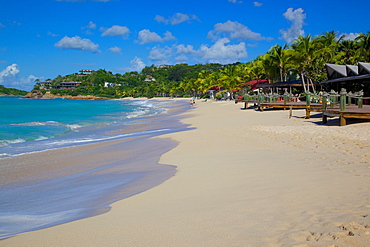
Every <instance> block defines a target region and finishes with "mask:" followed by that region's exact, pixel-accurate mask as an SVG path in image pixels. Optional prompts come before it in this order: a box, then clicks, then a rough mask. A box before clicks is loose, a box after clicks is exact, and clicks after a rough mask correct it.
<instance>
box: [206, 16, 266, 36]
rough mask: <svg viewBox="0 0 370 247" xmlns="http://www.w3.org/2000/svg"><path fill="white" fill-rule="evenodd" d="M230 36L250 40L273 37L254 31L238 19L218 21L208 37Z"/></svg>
mask: <svg viewBox="0 0 370 247" xmlns="http://www.w3.org/2000/svg"><path fill="white" fill-rule="evenodd" d="M225 36H228V38H230V39H248V40H271V39H272V38H265V37H262V35H261V34H260V33H255V32H252V31H251V30H250V29H249V28H248V27H247V26H244V25H243V24H241V23H239V22H237V21H230V20H229V21H227V22H224V23H217V24H215V25H214V29H213V30H212V31H210V32H208V38H210V39H214V40H217V39H219V38H222V37H225Z"/></svg>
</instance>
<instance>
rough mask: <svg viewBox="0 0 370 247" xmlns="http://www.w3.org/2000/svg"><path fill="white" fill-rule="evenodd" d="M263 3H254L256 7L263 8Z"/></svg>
mask: <svg viewBox="0 0 370 247" xmlns="http://www.w3.org/2000/svg"><path fill="white" fill-rule="evenodd" d="M262 4H263V3H260V2H253V5H254V7H261V6H262Z"/></svg>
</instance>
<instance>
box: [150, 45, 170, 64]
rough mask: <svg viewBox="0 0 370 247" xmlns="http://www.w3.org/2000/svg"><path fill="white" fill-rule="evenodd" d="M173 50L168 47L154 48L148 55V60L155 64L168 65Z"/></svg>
mask: <svg viewBox="0 0 370 247" xmlns="http://www.w3.org/2000/svg"><path fill="white" fill-rule="evenodd" d="M173 54H174V53H173V50H172V49H171V48H170V47H167V46H166V47H165V48H161V47H159V46H154V47H153V48H152V50H151V51H150V53H149V57H148V58H149V59H150V60H153V61H155V62H157V63H160V64H163V63H170V62H169V61H170V58H171V56H172V55H173Z"/></svg>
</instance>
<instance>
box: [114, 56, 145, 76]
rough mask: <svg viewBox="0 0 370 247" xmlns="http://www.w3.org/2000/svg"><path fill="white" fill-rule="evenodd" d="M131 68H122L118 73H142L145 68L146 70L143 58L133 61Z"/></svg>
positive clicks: (136, 58)
mask: <svg viewBox="0 0 370 247" xmlns="http://www.w3.org/2000/svg"><path fill="white" fill-rule="evenodd" d="M130 65H131V67H122V68H118V71H120V72H132V71H137V72H139V73H140V72H141V70H142V69H143V68H145V66H146V65H145V63H144V62H143V61H142V59H141V58H139V57H135V58H134V59H133V60H131V61H130Z"/></svg>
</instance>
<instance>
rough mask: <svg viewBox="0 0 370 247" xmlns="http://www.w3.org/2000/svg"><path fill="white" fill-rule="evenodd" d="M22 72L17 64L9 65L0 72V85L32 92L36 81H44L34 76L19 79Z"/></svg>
mask: <svg viewBox="0 0 370 247" xmlns="http://www.w3.org/2000/svg"><path fill="white" fill-rule="evenodd" d="M20 72H21V70H20V68H19V66H18V65H17V64H12V65H9V66H8V67H6V68H5V69H4V70H2V71H0V84H1V85H4V86H5V87H11V88H17V89H21V90H26V91H30V90H31V89H32V88H33V86H34V85H35V80H36V79H40V80H42V79H43V78H42V77H36V76H33V75H29V76H28V77H22V78H18V75H19V73H20Z"/></svg>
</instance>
